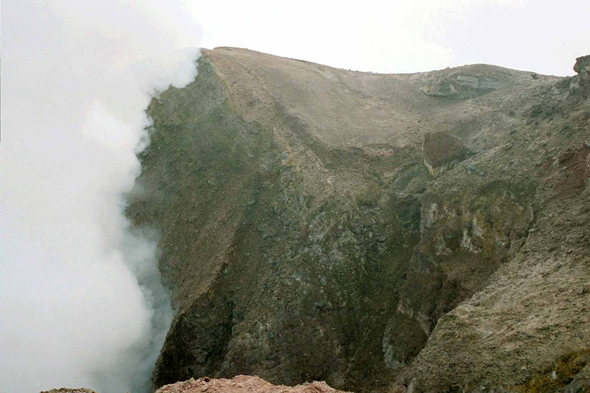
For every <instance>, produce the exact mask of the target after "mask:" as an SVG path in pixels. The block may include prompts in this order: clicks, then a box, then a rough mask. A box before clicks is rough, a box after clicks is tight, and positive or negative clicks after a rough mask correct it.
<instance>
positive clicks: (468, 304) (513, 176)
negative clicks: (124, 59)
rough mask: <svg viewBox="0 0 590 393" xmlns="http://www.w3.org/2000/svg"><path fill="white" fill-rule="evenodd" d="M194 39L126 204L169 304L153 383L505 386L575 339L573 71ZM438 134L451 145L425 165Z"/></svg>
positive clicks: (577, 131) (577, 211) (582, 343)
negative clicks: (144, 235)
mask: <svg viewBox="0 0 590 393" xmlns="http://www.w3.org/2000/svg"><path fill="white" fill-rule="evenodd" d="M203 52H204V53H203V56H202V57H201V59H200V61H199V75H198V77H197V79H196V80H195V82H194V83H192V84H191V85H189V86H187V87H186V88H184V89H180V90H178V89H170V90H168V91H166V92H165V93H164V94H162V95H161V97H160V98H159V99H157V100H154V101H153V102H152V105H151V106H150V109H149V114H150V116H151V117H152V118H153V120H154V123H153V127H152V128H151V130H150V134H151V138H152V142H151V145H150V146H149V148H148V149H147V150H146V151H145V152H144V153H142V155H141V157H140V158H141V161H142V168H143V173H142V175H141V177H140V179H139V181H138V189H137V192H134V193H133V194H132V195H133V198H132V199H131V201H130V202H131V204H130V206H129V208H128V215H129V217H130V218H131V219H132V220H133V222H134V223H135V224H136V225H144V224H146V225H150V226H153V227H156V228H158V229H159V230H160V231H161V233H162V239H161V241H160V247H161V250H162V255H161V259H160V268H161V270H162V273H163V277H164V280H165V282H166V284H167V285H168V286H169V287H170V289H171V292H172V296H173V301H174V305H175V306H176V307H177V308H178V310H179V311H178V314H177V316H176V318H175V320H174V322H173V325H172V327H171V329H170V332H169V334H168V337H167V339H166V343H165V345H164V348H163V350H162V353H161V356H160V359H159V361H158V364H157V367H156V371H155V374H154V378H155V381H156V384H157V385H158V386H161V385H164V384H168V383H173V382H176V381H179V380H186V379H189V378H191V377H195V378H197V377H201V376H210V377H232V376H234V375H238V374H251V375H259V376H260V377H263V378H265V379H266V380H268V381H270V382H272V383H280V384H289V385H294V384H298V383H302V382H305V381H311V380H326V381H327V382H328V383H329V384H330V385H332V386H334V387H336V388H340V389H347V390H363V391H370V390H385V389H388V388H390V387H393V386H395V389H398V390H399V389H402V390H405V389H408V388H409V389H415V390H414V391H418V390H420V389H423V390H424V391H428V390H439V391H445V390H449V389H454V388H457V387H459V388H460V389H467V390H468V389H472V387H475V386H480V385H477V384H478V383H480V382H481V383H489V384H491V385H494V386H500V385H502V386H516V385H519V384H521V385H522V384H526V383H528V382H527V381H529V380H533V374H534V373H539V375H541V374H542V373H544V372H546V371H547V370H546V368H547V367H549V365H550V364H553V363H555V362H557V361H558V360H559V358H560V356H564V355H567V353H568V351H570V352H571V351H580V350H584V349H587V348H588V347H590V332H588V331H586V330H587V329H588V326H590V323H589V322H590V321H588V314H589V313H584V311H585V310H586V308H587V306H588V302H589V299H590V297H588V296H587V292H588V290H589V289H590V287H589V288H586V287H587V286H588V285H586V286H584V284H583V283H584V282H586V283H587V282H590V280H589V278H590V276H589V272H590V255H589V244H588V241H590V233H587V232H588V227H589V225H588V221H587V220H588V217H587V216H588V214H587V213H588V210H587V208H588V206H590V203H588V202H590V201H589V200H588V193H589V186H588V182H587V179H588V176H589V175H590V169H589V168H590V166H588V164H587V160H589V159H588V158H587V157H588V153H590V146H588V145H590V141H588V142H585V141H586V139H587V138H590V130H589V127H590V124H589V123H588V122H589V121H590V108H589V104H588V100H586V99H585V97H583V96H582V97H581V96H579V95H577V96H576V97H573V98H572V95H571V94H570V81H569V80H567V79H560V78H554V77H545V76H539V75H531V74H530V73H525V72H519V71H513V70H508V69H501V68H498V67H489V66H470V67H461V68H457V69H450V70H444V71H437V72H434V73H424V74H407V75H377V74H367V73H359V72H352V71H346V70H340V69H333V68H330V67H325V66H321V65H318V64H312V63H307V62H302V61H297V60H291V59H284V58H278V57H274V56H269V55H265V54H262V53H257V52H253V51H248V50H243V49H232V48H218V49H215V50H213V51H203ZM467 77H469V78H472V79H473V78H475V81H476V82H477V83H476V82H474V81H473V80H472V79H465V78H467ZM492 82H493V83H492ZM449 86H451V87H453V86H454V87H453V89H454V92H453V91H451V90H453V89H451V88H450V87H449ZM438 90H440V91H441V92H439V93H437V91H438ZM425 92H426V93H428V94H425ZM443 93H444V94H443ZM568 96H570V97H569V98H568ZM432 135H439V136H440V135H446V136H448V138H451V139H450V140H452V141H455V140H456V141H457V142H458V144H454V143H451V145H452V146H454V147H457V148H453V149H446V151H436V149H435V150H434V152H435V153H436V158H437V160H438V161H437V163H438V162H440V163H442V164H440V165H439V166H437V164H435V165H434V166H433V165H432V162H433V161H432V157H433V156H432V151H433V150H432V149H429V148H428V146H431V145H432V143H431V142H432V139H429V138H431V136H432ZM437 138H438V137H437ZM441 138H443V139H445V138H447V137H445V136H442V137H441ZM445 140H447V139H445ZM429 141H430V142H429ZM459 142H460V143H459ZM585 143H586V144H585ZM431 147H432V146H431ZM435 147H436V146H435ZM459 147H460V148H459ZM459 150H460V151H459ZM445 153H447V155H445ZM425 162H426V163H427V164H428V165H425ZM442 167H444V170H434V171H433V168H442ZM433 175H436V177H435V176H433ZM584 209H586V210H584ZM572 220H573V221H572ZM560 225H561V226H560ZM573 228H575V229H573ZM570 237H571V238H570ZM552 247H553V248H552ZM549 248H551V251H547V250H548V249H549ZM557 264H559V266H560V267H559V268H558V269H557V270H555V271H554V270H552V269H556V268H555V266H557ZM545 273H547V274H545ZM568 280H569V281H568ZM568 282H569V283H570V284H571V285H572V287H571V288H567V287H566V286H567V285H570V284H567V283H568ZM560 288H561V289H563V291H562V292H560ZM580 288H582V289H580ZM572 291H574V292H575V291H578V292H580V293H579V294H578V293H577V292H575V293H571V292H572ZM525 299H526V300H525ZM529 303H530V306H529V305H527V304H529ZM558 310H562V311H561V312H558ZM563 310H566V311H563ZM535 318H536V319H535ZM531 326H532V327H531ZM555 326H560V329H561V330H559V329H557V328H556V327H555ZM533 327H534V329H533ZM531 329H533V330H534V331H533V330H531ZM555 329H557V330H555ZM557 331H559V332H561V333H560V334H558V335H557V336H556V337H557V338H555V340H558V342H559V343H561V344H559V345H556V343H555V340H553V341H552V339H551V338H552V337H553V335H555V334H556V332H557ZM563 332H567V333H563ZM480 336H481V337H480ZM494 340H496V341H494ZM505 343H507V344H506V345H509V346H510V351H513V352H510V351H509V352H502V351H504V349H503V348H504V347H502V345H504V344H505ZM482 352H486V353H482ZM515 354H518V356H517V355H515ZM500 355H501V356H503V357H499V356H500ZM497 359H506V360H505V361H504V360H503V361H502V362H503V363H502V365H500V366H494V364H495V362H496V361H497ZM552 362H553V363H552ZM525 365H526V367H527V368H526V370H525V369H523V368H522V367H523V366H525ZM494 367H495V368H494ZM490 369H493V372H491V371H490ZM527 378H528V379H527ZM482 381H484V382H482ZM482 386H483V385H482ZM485 386H488V385H485Z"/></svg>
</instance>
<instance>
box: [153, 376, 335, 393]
mask: <svg viewBox="0 0 590 393" xmlns="http://www.w3.org/2000/svg"><path fill="white" fill-rule="evenodd" d="M180 392H182V393H200V392H207V393H229V392H231V393H241V392H244V393H245V392H249V393H338V392H342V391H341V390H336V389H333V388H331V387H330V386H328V384H327V383H325V382H313V383H304V384H303V385H297V386H293V387H289V386H282V385H273V384H272V383H269V382H266V381H265V380H264V379H262V378H259V377H251V376H247V375H238V376H236V377H234V378H232V379H225V378H221V379H210V378H207V377H205V378H200V379H197V380H195V379H193V378H191V379H189V380H188V381H184V382H177V383H174V384H171V385H166V386H162V387H161V388H160V389H158V390H157V391H156V393H180Z"/></svg>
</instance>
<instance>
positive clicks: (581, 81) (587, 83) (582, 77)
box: [570, 55, 590, 97]
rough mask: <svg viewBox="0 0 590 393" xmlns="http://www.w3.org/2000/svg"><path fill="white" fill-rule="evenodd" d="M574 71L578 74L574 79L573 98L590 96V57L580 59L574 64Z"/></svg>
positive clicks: (571, 91)
mask: <svg viewBox="0 0 590 393" xmlns="http://www.w3.org/2000/svg"><path fill="white" fill-rule="evenodd" d="M574 71H575V72H576V73H577V74H578V75H576V76H574V77H573V78H572V81H571V84H570V94H571V95H573V96H581V97H588V96H590V55H587V56H582V57H578V58H577V59H576V64H574Z"/></svg>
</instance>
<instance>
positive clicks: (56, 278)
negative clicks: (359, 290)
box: [0, 0, 201, 393]
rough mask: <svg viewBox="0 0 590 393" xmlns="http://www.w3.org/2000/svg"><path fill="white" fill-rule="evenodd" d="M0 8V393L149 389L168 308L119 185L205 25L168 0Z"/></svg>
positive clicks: (37, 2)
mask: <svg viewBox="0 0 590 393" xmlns="http://www.w3.org/2000/svg"><path fill="white" fill-rule="evenodd" d="M2 8H3V9H2V117H1V120H2V141H1V143H0V390H1V391H3V392H12V393H19V392H39V391H40V390H48V389H51V388H56V387H63V386H69V387H89V388H93V389H95V390H97V391H99V392H101V393H111V392H115V393H116V392H121V393H125V392H126V391H127V390H130V391H131V392H132V393H143V392H146V391H149V389H150V374H151V370H152V368H153V365H154V363H155V361H156V358H157V356H158V352H159V349H160V348H161V345H162V342H163V339H164V337H165V334H166V330H167V328H168V325H169V323H170V320H171V318H172V310H171V307H170V301H169V298H168V295H167V292H166V291H165V289H164V288H163V286H162V284H161V281H160V276H159V272H158V268H157V256H158V255H157V253H158V251H157V239H158V234H157V233H156V232H155V231H154V230H153V229H150V228H131V227H130V223H129V222H128V220H127V219H126V218H125V216H124V214H123V209H124V199H123V197H122V195H124V194H125V193H126V192H129V191H130V190H131V188H132V187H133V184H134V181H135V178H136V176H137V175H138V174H139V172H140V165H139V162H138V161H137V158H136V153H137V152H138V149H141V148H142V147H145V145H146V143H147V141H146V139H145V138H146V137H145V133H144V129H145V127H146V126H147V125H149V119H148V118H147V117H146V115H145V112H144V110H145V109H146V107H147V106H148V104H149V102H150V99H151V97H152V95H153V94H154V93H156V92H158V91H161V90H163V89H165V88H166V87H167V86H169V85H173V86H176V87H182V86H184V85H186V84H188V83H190V82H191V81H192V80H193V79H194V77H195V76H196V64H195V61H196V59H197V56H198V50H197V49H188V50H183V51H179V49H180V48H187V47H196V46H198V44H199V40H200V35H201V34H200V29H199V28H198V27H197V26H195V25H194V24H193V23H192V21H191V20H190V19H189V17H188V13H187V12H186V11H185V10H184V9H183V8H182V7H181V6H180V5H179V4H178V3H177V2H175V1H166V2H162V1H159V0H142V1H138V2H129V1H123V0H120V1H119V0H101V1H93V0H4V1H3V2H2ZM154 58H155V60H154ZM146 59H148V60H146ZM150 59H151V60H150Z"/></svg>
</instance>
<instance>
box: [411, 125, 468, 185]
mask: <svg viewBox="0 0 590 393" xmlns="http://www.w3.org/2000/svg"><path fill="white" fill-rule="evenodd" d="M468 152H469V151H468V150H467V149H466V148H465V146H464V145H463V142H461V139H459V138H457V137H456V136H453V135H450V134H447V133H446V132H427V133H426V134H424V144H423V145H422V154H423V155H424V165H426V168H428V171H429V172H430V174H431V175H432V176H437V175H439V174H440V173H442V172H444V171H446V170H449V169H450V168H452V167H453V166H455V165H456V164H457V163H459V162H461V161H463V160H464V159H465V158H466V157H467V154H468Z"/></svg>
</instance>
